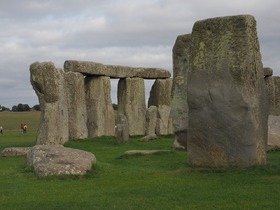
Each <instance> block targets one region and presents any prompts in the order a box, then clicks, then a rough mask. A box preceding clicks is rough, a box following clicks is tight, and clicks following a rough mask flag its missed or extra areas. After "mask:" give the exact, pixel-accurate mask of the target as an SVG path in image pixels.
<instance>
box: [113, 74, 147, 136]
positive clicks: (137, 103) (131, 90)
mask: <svg viewBox="0 0 280 210" xmlns="http://www.w3.org/2000/svg"><path fill="white" fill-rule="evenodd" d="M118 112H119V113H120V114H124V115H125V116H126V118H127V122H128V127H129V128H128V130H129V135H130V136H133V135H144V134H145V122H146V120H145V115H146V104H145V87H144V80H143V79H142V78H126V79H120V80H119V83H118Z"/></svg>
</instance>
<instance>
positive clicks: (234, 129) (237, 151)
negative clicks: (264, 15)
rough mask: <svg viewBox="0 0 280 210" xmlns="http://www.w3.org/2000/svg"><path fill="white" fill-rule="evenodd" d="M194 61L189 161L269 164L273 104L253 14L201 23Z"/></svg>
mask: <svg viewBox="0 0 280 210" xmlns="http://www.w3.org/2000/svg"><path fill="white" fill-rule="evenodd" d="M189 62H190V66H189V71H188V87H187V96H188V106H189V128H188V137H187V138H188V145H187V147H188V152H189V156H188V157H189V162H190V164H192V165H197V166H226V167H227V166H242V167H243V166H250V165H254V164H264V163H266V144H267V122H268V113H267V110H268V108H267V99H266V93H265V84H264V75H263V67H262V62H261V55H260V50H259V42H258V37H257V32H256V21H255V19H254V17H252V16H249V15H241V16H231V17H219V18H212V19H207V20H202V21H198V22H196V23H195V24H194V27H193V31H192V44H191V49H190V58H189Z"/></svg>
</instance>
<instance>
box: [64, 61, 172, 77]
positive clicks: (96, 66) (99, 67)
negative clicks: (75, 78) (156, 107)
mask: <svg viewBox="0 0 280 210" xmlns="http://www.w3.org/2000/svg"><path fill="white" fill-rule="evenodd" d="M64 71H65V72H69V71H74V72H80V73H82V74H84V75H86V76H90V75H96V76H108V77H112V78H127V77H139V78H144V79H165V78H170V77H171V73H170V72H169V71H167V70H165V69H160V68H142V67H129V66H118V65H104V64H102V63H96V62H91V61H75V60H67V61H65V63H64Z"/></svg>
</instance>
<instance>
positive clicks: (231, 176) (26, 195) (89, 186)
mask: <svg viewBox="0 0 280 210" xmlns="http://www.w3.org/2000/svg"><path fill="white" fill-rule="evenodd" d="M11 114H12V115H13V117H9V116H8V115H9V114H8V113H5V117H4V116H3V115H2V113H0V123H3V126H5V127H8V124H10V125H14V124H15V125H16V127H15V128H16V129H17V127H18V126H17V124H18V122H21V121H22V119H20V120H18V121H17V117H16V114H17V113H11ZM18 114H19V113H18ZM7 116H8V117H7ZM20 117H22V115H21V114H20V115H19V118H20ZM38 119H39V115H38V113H37V114H35V115H34V113H25V118H24V121H26V123H27V122H28V123H29V124H30V125H31V127H32V126H34V128H35V127H36V126H37V124H36V123H34V125H32V122H37V123H38ZM10 120H11V122H8V121H10ZM14 121H16V123H14ZM16 129H14V127H13V126H11V127H10V131H9V130H7V131H6V132H5V133H4V135H2V136H0V149H3V148H5V147H8V146H32V145H34V144H35V135H36V129H35V130H32V129H31V130H30V131H29V132H28V133H27V134H21V133H20V132H18V131H14V130H16ZM138 138H139V137H133V138H130V139H129V141H128V142H125V143H124V144H121V145H116V144H115V140H114V138H113V137H100V138H93V139H86V140H80V141H71V142H68V143H66V145H65V146H67V147H72V148H78V149H83V150H86V151H90V152H92V153H94V154H95V156H96V158H97V164H96V165H95V166H93V168H92V170H91V171H90V172H88V173H87V174H86V175H85V176H83V177H79V176H71V177H65V176H64V177H48V178H38V177H36V176H35V175H34V173H33V172H32V170H31V169H24V168H23V164H24V162H25V157H0V209H1V210H9V209H34V210H35V209H36V210H37V209H39V210H41V209H42V210H44V209H67V210H68V209H178V210H179V209H279V208H280V199H279V195H280V152H279V151H274V152H269V153H268V164H267V165H264V166H253V167H249V168H242V169H237V168H230V169H224V168H195V167H191V166H190V165H188V164H187V152H185V151H172V152H170V153H165V154H157V155H151V156H133V157H127V156H123V153H124V152H125V151H126V150H130V149H171V145H172V142H173V137H172V136H169V137H163V136H162V137H160V138H158V139H157V140H154V141H151V142H139V141H137V139H138Z"/></svg>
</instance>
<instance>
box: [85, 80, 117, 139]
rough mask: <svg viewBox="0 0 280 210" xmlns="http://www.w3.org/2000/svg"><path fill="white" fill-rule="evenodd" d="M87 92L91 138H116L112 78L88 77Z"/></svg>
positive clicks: (88, 123) (86, 81)
mask: <svg viewBox="0 0 280 210" xmlns="http://www.w3.org/2000/svg"><path fill="white" fill-rule="evenodd" d="M85 91H86V104H87V116H88V121H87V127H88V134H89V136H90V137H95V136H114V135H115V115H114V110H113V106H112V99H111V84H110V78H109V77H104V76H95V77H86V79H85Z"/></svg>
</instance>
